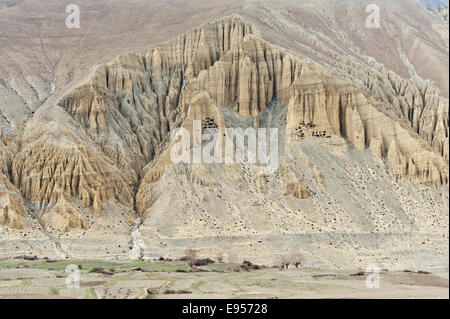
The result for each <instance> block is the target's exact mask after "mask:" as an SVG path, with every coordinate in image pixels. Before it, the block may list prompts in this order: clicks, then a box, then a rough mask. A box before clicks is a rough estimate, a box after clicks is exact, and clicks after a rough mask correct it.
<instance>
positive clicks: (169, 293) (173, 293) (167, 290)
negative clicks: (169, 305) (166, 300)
mask: <svg viewBox="0 0 450 319" xmlns="http://www.w3.org/2000/svg"><path fill="white" fill-rule="evenodd" d="M176 293H177V292H176V291H175V290H172V289H166V290H164V294H165V295H175V294H176Z"/></svg>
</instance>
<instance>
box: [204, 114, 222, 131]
mask: <svg viewBox="0 0 450 319" xmlns="http://www.w3.org/2000/svg"><path fill="white" fill-rule="evenodd" d="M217 129H218V126H217V124H216V122H215V121H214V118H211V117H207V118H205V119H204V120H203V121H202V131H203V132H204V133H214V132H216V131H217Z"/></svg>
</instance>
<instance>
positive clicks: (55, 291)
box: [50, 287, 59, 296]
mask: <svg viewBox="0 0 450 319" xmlns="http://www.w3.org/2000/svg"><path fill="white" fill-rule="evenodd" d="M50 295H52V296H59V289H58V288H55V287H51V288H50Z"/></svg>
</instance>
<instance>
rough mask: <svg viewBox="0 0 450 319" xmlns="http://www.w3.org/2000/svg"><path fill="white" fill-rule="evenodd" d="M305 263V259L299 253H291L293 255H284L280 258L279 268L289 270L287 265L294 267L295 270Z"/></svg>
mask: <svg viewBox="0 0 450 319" xmlns="http://www.w3.org/2000/svg"><path fill="white" fill-rule="evenodd" d="M304 262H305V258H304V256H303V255H302V254H300V253H293V254H284V255H281V257H280V268H281V270H283V269H289V265H294V266H295V268H298V266H300V265H303V263H304Z"/></svg>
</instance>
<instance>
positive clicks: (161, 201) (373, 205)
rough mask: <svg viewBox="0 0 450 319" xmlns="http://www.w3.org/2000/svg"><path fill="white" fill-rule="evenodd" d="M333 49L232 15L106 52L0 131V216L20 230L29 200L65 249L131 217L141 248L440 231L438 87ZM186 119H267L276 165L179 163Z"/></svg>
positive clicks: (442, 175)
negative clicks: (286, 44)
mask: <svg viewBox="0 0 450 319" xmlns="http://www.w3.org/2000/svg"><path fill="white" fill-rule="evenodd" d="M335 57H336V58H335V59H334V61H333V62H332V63H331V62H330V64H328V63H321V62H320V61H315V60H314V59H311V58H310V57H308V56H307V55H294V54H292V53H288V52H287V51H286V50H283V49H281V48H279V47H277V46H274V45H271V44H270V43H268V42H266V41H264V40H263V39H262V38H261V37H260V35H259V34H258V32H257V31H256V29H255V27H253V26H252V25H251V24H249V23H248V22H246V21H245V19H243V18H241V17H239V16H234V15H233V16H229V17H226V18H223V19H221V20H218V21H216V22H213V23H208V24H205V25H203V26H201V27H199V28H197V29H194V30H192V31H190V32H188V33H187V34H185V35H183V36H180V37H178V38H175V39H174V40H171V41H168V42H165V43H162V44H160V45H157V46H155V47H154V48H152V49H150V50H148V51H147V52H146V53H144V54H135V53H130V54H127V55H122V56H119V57H118V58H116V59H115V60H113V61H111V62H109V63H106V64H102V65H100V66H98V67H97V68H96V69H95V70H94V71H93V73H92V74H91V75H90V76H89V77H88V78H86V79H84V80H83V81H82V82H80V83H78V85H76V86H74V88H72V89H71V90H70V91H69V92H66V94H64V95H63V96H61V97H60V98H59V99H55V100H52V101H51V103H47V104H46V106H45V107H41V108H40V109H38V110H37V112H36V114H35V116H34V117H33V119H32V120H31V121H30V122H29V123H28V125H27V127H26V129H25V132H24V136H23V139H22V141H21V142H20V143H19V142H18V141H17V140H16V138H15V137H14V136H13V135H11V134H7V133H6V131H5V132H3V130H2V131H1V132H2V135H1V136H0V137H1V139H0V149H1V151H2V152H1V156H0V164H1V166H0V224H1V225H6V226H7V227H9V228H17V229H20V228H24V227H27V220H28V218H29V217H27V211H29V212H30V214H33V215H34V216H36V217H37V218H38V220H39V221H40V223H41V224H42V225H43V228H44V229H45V230H46V231H48V232H49V233H51V234H52V236H55V237H57V238H59V237H60V234H61V233H66V235H67V236H69V237H68V238H69V239H67V241H66V242H65V244H64V243H63V244H62V245H63V246H64V245H65V246H64V247H67V250H66V251H70V247H72V246H73V245H75V244H74V242H71V240H73V241H76V240H77V238H90V239H89V240H91V239H92V238H96V236H98V235H99V234H100V233H103V232H105V234H106V233H108V231H109V229H111V227H119V230H120V231H119V232H123V233H126V232H129V231H130V229H131V227H132V226H133V220H134V218H135V217H136V216H135V214H138V215H139V216H140V218H142V219H143V224H142V231H143V234H144V235H145V236H144V242H146V245H147V246H146V247H147V248H148V249H147V250H146V249H143V254H144V257H145V256H149V255H154V254H157V253H158V252H159V251H164V245H165V244H164V243H163V241H164V240H169V241H170V240H172V241H173V240H175V241H176V240H180V241H182V240H187V242H186V245H188V244H189V245H194V242H192V239H193V238H207V237H208V236H212V237H214V236H219V237H220V236H225V237H226V238H229V237H230V236H235V235H236V236H244V237H245V236H248V237H249V238H250V237H252V236H254V238H257V237H258V238H259V237H261V236H262V237H264V236H266V237H265V238H268V237H270V236H272V235H273V236H281V235H283V234H287V235H294V234H298V233H314V234H316V233H323V234H328V233H340V232H344V231H349V232H352V233H354V234H358V235H356V239H355V240H356V241H358V240H360V239H358V238H359V237H358V236H359V234H369V233H376V234H377V236H379V237H377V238H379V239H380V238H381V239H380V240H385V237H383V236H384V234H386V233H388V232H402V233H408V232H411V231H415V232H417V233H419V234H427V233H428V232H431V233H437V234H438V237H439V236H441V235H442V236H444V237H445V236H447V238H448V234H447V235H445V233H446V231H447V232H448V222H447V223H445V218H446V216H447V217H448V207H447V208H446V207H445V204H443V203H441V202H440V201H439V200H438V201H437V202H436V197H439V196H440V194H441V193H442V194H443V195H442V196H443V197H444V199H445V196H448V195H445V192H446V190H447V191H448V135H449V129H448V106H449V104H448V99H446V98H444V97H442V96H440V95H439V90H438V89H437V88H436V87H434V86H433V85H432V84H431V83H429V82H426V81H422V80H419V79H409V80H405V79H402V78H401V77H400V76H398V75H396V74H394V73H393V72H391V71H388V70H387V69H385V68H384V67H383V66H380V65H379V64H376V63H373V65H365V66H362V65H360V64H357V63H356V62H354V61H351V60H350V59H347V58H345V57H342V56H340V55H339V54H337V53H335ZM194 120H199V121H200V122H201V123H202V130H205V129H207V128H212V129H214V130H217V132H219V134H220V135H224V133H225V129H226V128H227V127H253V128H260V127H277V128H278V129H279V139H280V141H279V144H280V154H279V162H280V164H279V168H278V170H277V172H276V173H275V174H274V175H267V174H264V173H263V172H262V171H261V169H260V168H259V167H258V165H252V164H248V163H238V164H226V165H225V164H212V165H207V164H173V163H172V162H171V160H170V152H171V148H172V147H173V145H174V141H173V140H171V139H170V135H171V133H172V132H174V130H175V129H177V128H179V127H183V128H185V129H187V130H188V131H189V132H191V133H192V132H193V130H194V128H193V124H192V123H193V121H194ZM337 162H339V163H337ZM371 179H373V181H372V184H370V180H371ZM383 181H384V182H383ZM383 183H385V184H386V185H389V186H388V187H393V188H395V190H396V191H395V192H394V193H393V194H392V193H389V191H388V190H387V189H386V185H383ZM369 190H370V191H369ZM411 190H414V191H413V192H411ZM358 192H360V193H359V195H358ZM362 193H364V195H362ZM429 194H432V195H429ZM425 211H426V213H425ZM422 214H424V215H426V218H425V217H424V218H422V217H421V215H422ZM267 236H268V237H267ZM324 236H325V235H324ZM419 237H420V236H419ZM439 238H440V237H439ZM159 239H161V241H160V243H157V241H158V240H159ZM436 240H437V241H438V240H440V239H436ZM325 241H326V236H325ZM437 241H436V242H437ZM337 242H338V243H339V244H338V245H344V241H342V240H341V241H340V240H337ZM433 243H434V242H433ZM203 244H204V243H203ZM203 244H202V245H203ZM216 244H217V243H215V241H214V245H216ZM171 245H173V247H179V249H181V246H182V245H181V246H177V245H180V244H179V243H178V244H177V243H176V242H172V243H171ZM205 245H206V244H205ZM250 246H252V245H250ZM269 246H270V245H269ZM119 247H121V246H119ZM252 247H253V246H252ZM274 247H275V246H273V247H272V248H270V249H269V251H271V250H273V249H275V248H274ZM121 248H122V247H121ZM144 248H145V247H144ZM209 248H211V247H209ZM209 248H208V249H209ZM115 249H116V250H117V249H118V248H117V247H116V248H115ZM211 249H213V248H211ZM222 249H225V248H224V247H222ZM245 249H246V251H247V250H248V253H249V254H253V255H258V254H260V253H262V251H263V250H264V249H263V248H262V247H260V248H255V249H253V248H248V247H247V248H245ZM430 249H431V248H430ZM120 250H122V249H120ZM169 250H170V249H169ZM169 250H168V251H169ZM74 251H77V250H76V249H75V250H74ZM169 253H173V254H177V253H178V251H176V249H175V248H174V249H173V250H171V251H170V252H169ZM353 253H354V252H352V254H353ZM69 254H70V252H69ZM77 254H78V255H77ZM118 254H120V252H119V253H118ZM73 255H77V256H84V255H83V253H81V252H78V253H73ZM87 255H89V253H87ZM141 257H142V256H141Z"/></svg>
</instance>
